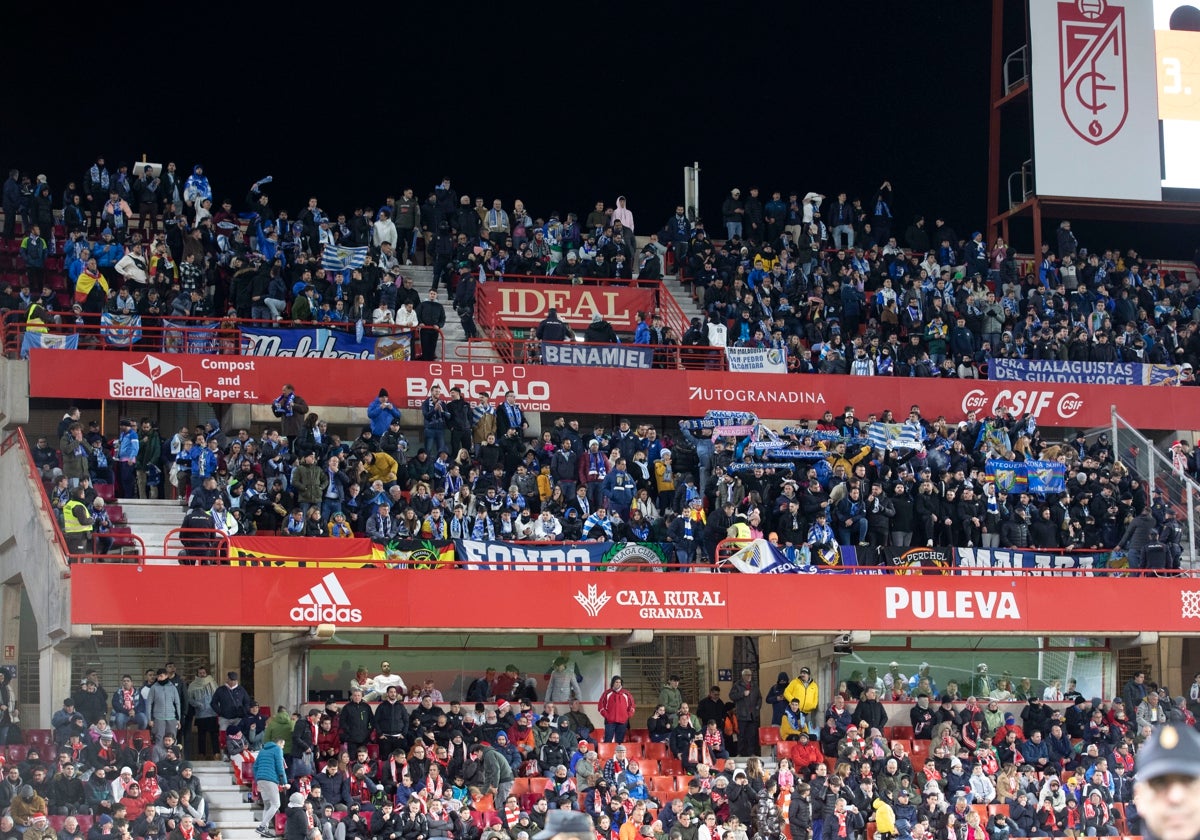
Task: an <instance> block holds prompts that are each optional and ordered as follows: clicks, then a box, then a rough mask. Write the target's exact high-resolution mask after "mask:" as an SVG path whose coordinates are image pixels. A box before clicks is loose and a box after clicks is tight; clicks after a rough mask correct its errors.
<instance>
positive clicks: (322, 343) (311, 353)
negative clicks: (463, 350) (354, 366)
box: [242, 327, 408, 359]
mask: <svg viewBox="0 0 1200 840" xmlns="http://www.w3.org/2000/svg"><path fill="white" fill-rule="evenodd" d="M242 342H243V344H244V349H243V352H244V354H245V355H247V356H286V357H294V358H305V359H403V358H406V356H407V352H408V341H407V337H405V338H404V339H403V340H401V337H400V336H398V335H397V336H379V337H375V336H363V338H362V339H361V340H360V339H359V338H358V336H356V335H355V333H354V332H353V331H350V330H333V329H323V328H319V329H312V328H304V327H293V328H290V329H285V330H273V329H253V330H250V329H244V330H242Z"/></svg>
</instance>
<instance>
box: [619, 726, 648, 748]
mask: <svg viewBox="0 0 1200 840" xmlns="http://www.w3.org/2000/svg"><path fill="white" fill-rule="evenodd" d="M625 737H626V738H628V739H629V740H630V741H631V742H633V743H637V744H648V743H650V730H648V729H630V730H629V734H628V735H626V736H625Z"/></svg>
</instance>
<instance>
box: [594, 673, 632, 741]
mask: <svg viewBox="0 0 1200 840" xmlns="http://www.w3.org/2000/svg"><path fill="white" fill-rule="evenodd" d="M624 685H625V684H624V682H622V680H621V678H620V677H613V678H612V680H611V681H610V682H609V684H608V689H607V690H606V691H605V692H604V693H603V694H601V695H600V700H599V702H598V703H597V704H596V710H597V711H598V712H600V717H602V718H604V742H605V743H606V744H607V743H613V742H615V743H618V744H621V743H624V741H625V733H626V731H628V729H629V721H630V720H632V719H633V714H634V712H635V711H636V708H637V707H636V706H635V704H634V702H633V695H632V694H630V693H629V692H628V691H626V690H625V688H624Z"/></svg>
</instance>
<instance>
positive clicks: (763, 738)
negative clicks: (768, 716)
mask: <svg viewBox="0 0 1200 840" xmlns="http://www.w3.org/2000/svg"><path fill="white" fill-rule="evenodd" d="M779 740H780V738H779V730H778V729H776V728H775V727H773V726H770V727H763V728H762V729H760V730H758V742H759V743H760V744H763V745H764V746H773V745H775V744H778V743H779Z"/></svg>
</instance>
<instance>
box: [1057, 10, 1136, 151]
mask: <svg viewBox="0 0 1200 840" xmlns="http://www.w3.org/2000/svg"><path fill="white" fill-rule="evenodd" d="M1058 49H1059V88H1060V91H1061V95H1062V112H1063V116H1064V117H1066V120H1067V123H1068V124H1069V125H1070V126H1071V128H1072V129H1073V130H1074V131H1075V133H1076V134H1078V135H1079V136H1080V137H1081V138H1083V139H1084V140H1086V141H1087V142H1089V143H1091V144H1093V145H1096V146H1099V145H1101V144H1103V143H1107V142H1108V141H1109V140H1111V139H1112V138H1113V137H1115V136H1116V135H1117V133H1118V132H1120V131H1121V128H1122V127H1123V126H1124V125H1125V121H1126V119H1127V118H1128V116H1129V68H1128V65H1127V64H1126V61H1127V52H1126V48H1125V9H1124V8H1123V7H1121V6H1117V5H1114V4H1110V3H1108V2H1106V0H1078V2H1070V3H1059V4H1058Z"/></svg>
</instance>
